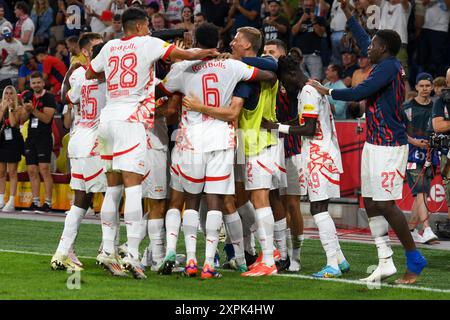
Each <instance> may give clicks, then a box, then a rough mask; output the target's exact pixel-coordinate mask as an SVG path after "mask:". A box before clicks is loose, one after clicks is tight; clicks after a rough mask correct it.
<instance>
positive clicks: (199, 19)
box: [194, 12, 206, 29]
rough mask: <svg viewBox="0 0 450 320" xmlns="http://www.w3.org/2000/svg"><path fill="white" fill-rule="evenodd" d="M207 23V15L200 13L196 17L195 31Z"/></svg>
mask: <svg viewBox="0 0 450 320" xmlns="http://www.w3.org/2000/svg"><path fill="white" fill-rule="evenodd" d="M205 22H206V17H205V14H204V13H202V12H199V13H197V14H196V15H195V17H194V29H197V28H198V26H199V25H201V24H202V23H205Z"/></svg>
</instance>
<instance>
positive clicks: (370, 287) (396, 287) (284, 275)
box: [277, 274, 450, 293]
mask: <svg viewBox="0 0 450 320" xmlns="http://www.w3.org/2000/svg"><path fill="white" fill-rule="evenodd" d="M277 277H287V278H299V279H308V280H321V281H330V282H340V283H349V284H356V285H361V286H366V287H368V288H369V289H372V290H374V289H377V287H378V286H380V287H386V288H394V289H406V290H417V291H428V292H438V293H450V290H447V289H434V288H428V287H418V286H407V285H402V284H396V285H393V284H388V283H382V282H381V283H367V282H364V281H360V280H349V279H339V278H336V279H321V278H314V277H312V276H305V275H301V274H277Z"/></svg>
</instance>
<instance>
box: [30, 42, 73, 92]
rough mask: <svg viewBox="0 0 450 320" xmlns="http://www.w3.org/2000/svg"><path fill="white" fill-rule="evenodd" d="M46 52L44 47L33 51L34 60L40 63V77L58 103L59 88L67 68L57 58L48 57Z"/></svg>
mask: <svg viewBox="0 0 450 320" xmlns="http://www.w3.org/2000/svg"><path fill="white" fill-rule="evenodd" d="M47 50H48V49H47V48H45V47H40V48H37V49H36V51H35V54H36V59H37V61H38V62H39V63H42V67H43V68H42V69H43V71H42V77H43V79H44V81H45V83H46V84H47V85H48V86H49V88H50V92H51V93H52V94H53V95H54V96H55V98H56V99H57V101H59V100H60V93H61V86H62V83H63V81H64V76H65V75H66V72H67V68H66V65H65V64H64V62H62V61H61V60H59V59H58V58H55V57H52V56H50V55H49V54H48V51H47Z"/></svg>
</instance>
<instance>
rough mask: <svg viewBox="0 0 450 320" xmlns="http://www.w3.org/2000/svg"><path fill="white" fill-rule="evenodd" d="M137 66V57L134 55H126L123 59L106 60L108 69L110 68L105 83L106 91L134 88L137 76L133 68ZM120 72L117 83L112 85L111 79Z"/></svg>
mask: <svg viewBox="0 0 450 320" xmlns="http://www.w3.org/2000/svg"><path fill="white" fill-rule="evenodd" d="M136 66H137V57H136V54H134V53H127V54H126V55H124V56H123V57H121V58H120V57H118V56H112V57H110V58H109V60H108V67H110V68H112V70H111V73H110V74H109V77H108V79H107V80H106V83H107V84H108V91H115V90H117V89H119V86H120V87H121V88H134V87H135V86H136V84H137V78H138V75H137V73H136V71H134V68H136ZM119 70H120V77H119V83H113V79H114V77H115V76H116V74H117V72H119Z"/></svg>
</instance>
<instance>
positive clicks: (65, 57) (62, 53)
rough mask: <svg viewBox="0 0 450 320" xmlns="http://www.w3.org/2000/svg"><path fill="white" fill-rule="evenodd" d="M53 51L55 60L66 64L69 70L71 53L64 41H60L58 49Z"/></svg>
mask: <svg viewBox="0 0 450 320" xmlns="http://www.w3.org/2000/svg"><path fill="white" fill-rule="evenodd" d="M52 51H53V56H55V58H58V59H59V60H61V61H62V62H64V64H65V65H66V67H67V68H69V67H70V53H69V50H68V49H67V46H66V42H65V41H64V40H61V41H58V42H57V43H56V47H55V48H54V49H53V50H52Z"/></svg>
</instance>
